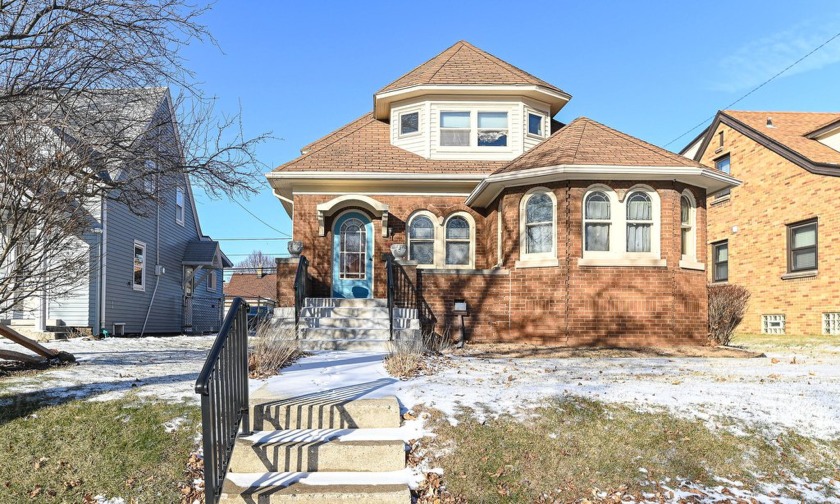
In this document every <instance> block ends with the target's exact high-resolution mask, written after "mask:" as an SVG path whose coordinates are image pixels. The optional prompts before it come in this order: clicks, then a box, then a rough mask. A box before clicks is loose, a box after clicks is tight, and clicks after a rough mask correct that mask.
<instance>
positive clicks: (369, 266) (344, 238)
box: [332, 212, 373, 298]
mask: <svg viewBox="0 0 840 504" xmlns="http://www.w3.org/2000/svg"><path fill="white" fill-rule="evenodd" d="M332 270H333V278H332V281H333V285H332V293H333V297H338V298H370V297H373V223H371V221H370V219H368V218H367V217H366V216H365V215H364V214H361V213H359V212H347V213H344V214H341V216H340V217H339V218H338V219H336V221H335V225H334V226H333V268H332Z"/></svg>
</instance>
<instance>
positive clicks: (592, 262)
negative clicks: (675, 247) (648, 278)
mask: <svg viewBox="0 0 840 504" xmlns="http://www.w3.org/2000/svg"><path fill="white" fill-rule="evenodd" d="M578 266H597V267H609V266H619V267H626V266H630V267H648V268H650V267H653V268H664V267H666V266H667V263H666V261H665V259H654V258H639V259H631V258H623V257H621V258H618V257H617V258H599V259H592V258H586V257H582V258H580V259H578Z"/></svg>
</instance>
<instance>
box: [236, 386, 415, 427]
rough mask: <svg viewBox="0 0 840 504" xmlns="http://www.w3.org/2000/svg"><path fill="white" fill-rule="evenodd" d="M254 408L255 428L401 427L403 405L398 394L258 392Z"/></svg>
mask: <svg viewBox="0 0 840 504" xmlns="http://www.w3.org/2000/svg"><path fill="white" fill-rule="evenodd" d="M251 411H252V412H253V413H252V418H253V424H254V425H253V429H254V431H272V430H280V429H287V430H288V429H372V428H397V427H399V426H400V405H399V403H398V402H397V398H396V397H384V398H381V399H349V398H347V397H341V396H331V395H323V396H312V397H305V398H291V399H278V400H274V399H269V398H265V397H260V396H259V395H258V393H257V394H255V395H254V397H252V398H251Z"/></svg>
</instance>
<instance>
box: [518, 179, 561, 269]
mask: <svg viewBox="0 0 840 504" xmlns="http://www.w3.org/2000/svg"><path fill="white" fill-rule="evenodd" d="M535 194H545V195H546V196H548V197H549V199H551V207H552V212H551V217H552V219H551V238H552V241H551V251H549V252H537V253H530V254H529V253H528V252H527V249H528V246H527V229H526V228H527V223H526V213H525V208H526V207H527V205H528V201H529V200H530V199H531V198H532V197H533V196H534V195H535ZM559 264H560V262H559V261H558V260H557V197H556V196H555V194H554V191H552V190H551V189H549V188H547V187H534V188H531V189H529V190H528V192H526V193H525V194H524V195H523V196H522V198H521V199H520V200H519V260H518V261H516V267H517V268H528V267H531V268H539V267H543V268H544V267H551V266H558V265H559Z"/></svg>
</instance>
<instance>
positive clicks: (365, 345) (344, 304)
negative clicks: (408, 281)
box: [298, 298, 420, 352]
mask: <svg viewBox="0 0 840 504" xmlns="http://www.w3.org/2000/svg"><path fill="white" fill-rule="evenodd" d="M300 316H301V319H300V329H299V331H300V332H299V335H298V336H299V344H300V347H301V350H303V351H314V350H358V351H379V352H385V351H388V349H389V342H390V339H391V334H390V323H389V320H388V302H387V300H385V299H339V298H307V299H306V302H305V304H304V307H303V308H302V309H301V314H300ZM394 329H395V337H396V338H400V337H407V336H414V335H416V334H417V333H419V331H420V322H419V320H418V319H417V310H413V309H405V308H397V309H395V310H394Z"/></svg>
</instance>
